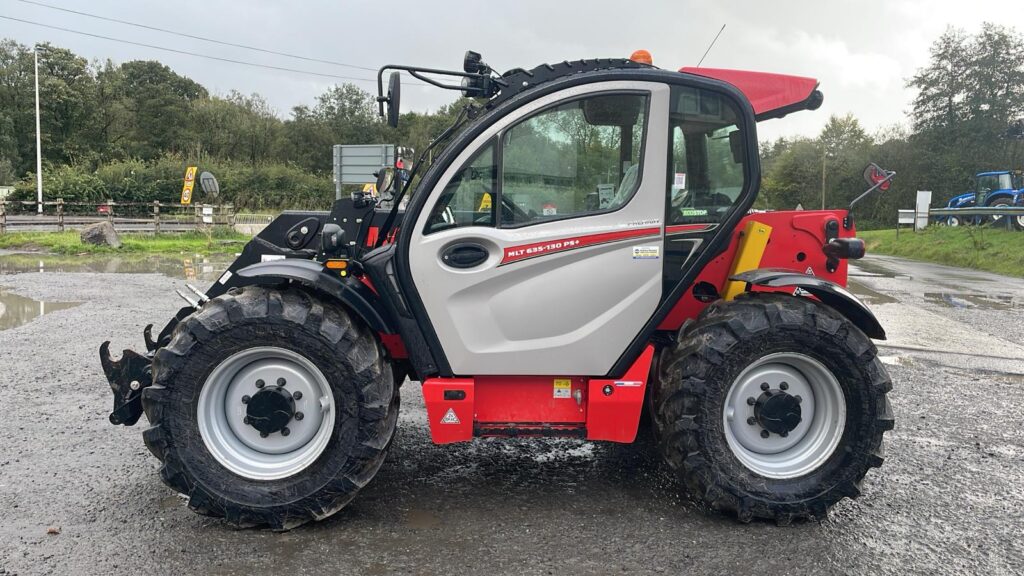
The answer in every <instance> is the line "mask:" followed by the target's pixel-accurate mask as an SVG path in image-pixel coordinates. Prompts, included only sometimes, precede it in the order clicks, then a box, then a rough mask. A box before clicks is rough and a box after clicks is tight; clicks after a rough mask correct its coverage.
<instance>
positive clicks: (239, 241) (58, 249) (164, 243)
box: [0, 230, 250, 254]
mask: <svg viewBox="0 0 1024 576" xmlns="http://www.w3.org/2000/svg"><path fill="white" fill-rule="evenodd" d="M120 236H121V244H122V246H121V247H120V248H117V249H115V248H110V247H109V246H93V245H92V244H83V243H82V241H81V240H80V239H79V237H78V232H13V233H8V234H2V235H0V248H3V249H7V250H28V251H34V252H50V253H53V254H123V253H136V254H180V253H183V252H184V253H196V252H206V253H209V252H237V251H239V250H241V248H242V247H243V246H245V243H246V242H248V241H249V240H250V237H249V236H246V235H244V234H239V233H237V232H233V231H230V230H217V231H214V232H213V233H212V234H209V235H207V234H203V233H201V232H183V233H180V234H121V235H120Z"/></svg>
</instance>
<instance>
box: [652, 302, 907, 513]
mask: <svg viewBox="0 0 1024 576" xmlns="http://www.w3.org/2000/svg"><path fill="white" fill-rule="evenodd" d="M662 354H663V357H662V361H661V364H660V367H659V371H658V378H657V381H656V382H655V385H654V390H653V400H654V407H655V425H656V428H657V429H658V438H659V445H660V448H661V451H662V453H663V455H664V457H665V459H666V461H667V463H668V464H669V466H670V467H671V468H673V469H674V470H675V471H676V472H677V474H679V476H680V477H681V479H682V480H683V481H684V482H685V483H686V484H687V486H688V487H689V488H690V489H691V490H692V491H693V492H694V494H695V495H696V496H697V497H699V498H701V499H703V500H704V501H705V502H706V503H707V504H709V505H710V506H712V507H714V508H716V509H720V510H723V511H728V512H732V513H735V514H736V515H737V516H738V518H739V519H740V520H743V521H749V520H751V519H753V518H767V519H773V520H776V521H777V522H779V523H783V524H785V523H788V522H790V521H792V520H793V519H797V518H823V517H824V516H825V515H826V511H827V509H828V508H829V507H830V506H832V505H833V504H835V503H836V502H838V501H839V500H841V499H842V498H844V497H847V496H849V497H851V498H852V497H856V496H857V495H859V493H860V488H859V487H860V483H861V480H862V479H863V478H864V475H865V474H866V472H867V471H868V469H870V468H871V467H874V466H879V465H881V463H882V456H881V455H882V448H881V443H882V434H883V433H884V432H885V431H887V430H890V429H891V428H892V424H893V418H892V414H891V411H890V408H889V404H888V401H887V399H886V393H887V392H888V391H889V390H890V389H891V387H892V384H891V382H890V380H889V376H888V375H887V374H886V371H885V368H884V367H883V366H882V364H881V363H880V362H879V360H878V358H877V351H876V349H875V346H874V345H873V344H872V342H871V340H870V339H868V337H867V336H865V335H864V334H863V332H861V331H860V330H859V329H858V328H857V327H856V326H854V325H853V324H852V323H850V322H849V321H848V320H847V319H846V318H844V317H842V316H841V315H840V314H838V313H837V312H836V311H835V310H833V309H831V308H828V307H827V306H824V305H822V304H819V303H817V302H815V301H813V300H809V299H806V298H800V297H794V296H789V295H783V294H746V295H743V296H741V297H740V298H737V299H736V300H734V301H732V302H718V303H715V304H713V305H712V306H710V307H708V308H707V309H706V310H705V311H704V313H703V314H702V315H701V316H700V317H699V318H698V319H697V321H696V322H693V323H691V324H689V325H687V326H686V327H685V328H684V329H683V333H682V334H681V335H680V338H679V341H678V344H677V345H676V346H675V347H674V348H671V349H666V350H663V351H662Z"/></svg>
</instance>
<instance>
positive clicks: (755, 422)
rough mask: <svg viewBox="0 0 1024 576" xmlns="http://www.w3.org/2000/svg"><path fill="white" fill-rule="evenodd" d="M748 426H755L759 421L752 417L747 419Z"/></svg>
mask: <svg viewBox="0 0 1024 576" xmlns="http://www.w3.org/2000/svg"><path fill="white" fill-rule="evenodd" d="M747 424H750V425H751V426H753V425H754V424H757V419H756V418H754V417H753V416H751V417H750V418H747Z"/></svg>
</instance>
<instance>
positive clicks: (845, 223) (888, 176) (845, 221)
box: [843, 172, 896, 230]
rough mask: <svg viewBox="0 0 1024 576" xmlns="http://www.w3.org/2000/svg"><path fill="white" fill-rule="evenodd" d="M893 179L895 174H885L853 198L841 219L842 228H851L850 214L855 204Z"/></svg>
mask: <svg viewBox="0 0 1024 576" xmlns="http://www.w3.org/2000/svg"><path fill="white" fill-rule="evenodd" d="M895 177H896V172H887V173H886V176H885V178H883V179H882V180H880V181H879V182H878V183H877V184H875V185H874V186H872V187H871V188H868V189H867V190H865V191H864V193H863V194H861V195H860V196H857V197H856V198H854V199H853V201H852V202H850V206H849V207H848V208H847V209H846V217H844V218H843V228H845V229H847V230H849V229H850V228H851V227H852V226H853V216H852V214H851V212H853V206H854V205H855V204H856V203H857V202H860V201H861V200H863V199H864V197H865V196H867V195H868V194H871V193H872V192H874V191H875V190H878V188H879V187H881V186H882V185H883V184H885V183H886V182H888V181H890V180H892V179H893V178H895Z"/></svg>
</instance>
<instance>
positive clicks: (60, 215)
mask: <svg viewBox="0 0 1024 576" xmlns="http://www.w3.org/2000/svg"><path fill="white" fill-rule="evenodd" d="M57 231H58V232H63V231H64V199H63V198H57Z"/></svg>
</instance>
